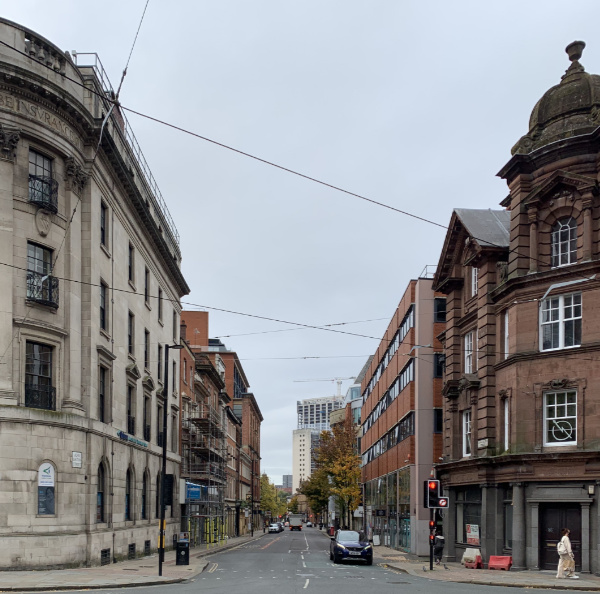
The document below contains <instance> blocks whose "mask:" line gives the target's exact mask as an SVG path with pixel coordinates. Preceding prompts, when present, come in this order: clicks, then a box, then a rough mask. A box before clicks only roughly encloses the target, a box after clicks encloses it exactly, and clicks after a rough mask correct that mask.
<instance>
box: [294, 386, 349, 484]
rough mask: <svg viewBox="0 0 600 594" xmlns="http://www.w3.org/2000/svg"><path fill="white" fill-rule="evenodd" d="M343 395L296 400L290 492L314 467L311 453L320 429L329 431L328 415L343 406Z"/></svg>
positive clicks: (316, 443)
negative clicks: (296, 423)
mask: <svg viewBox="0 0 600 594" xmlns="http://www.w3.org/2000/svg"><path fill="white" fill-rule="evenodd" d="M343 402H344V397H343V396H341V395H339V394H338V395H337V396H325V397H322V398H308V399H306V400H298V402H297V404H296V410H297V413H298V429H295V430H294V432H293V434H292V476H293V479H292V492H293V493H296V490H297V489H298V487H300V484H301V483H302V481H304V480H306V479H307V478H308V477H309V476H310V475H311V474H312V472H313V471H314V469H315V462H314V460H313V456H312V453H313V451H314V449H315V448H316V447H317V446H318V445H319V435H320V433H321V431H329V429H330V426H331V425H330V419H329V417H330V415H331V413H332V412H333V411H335V410H338V409H340V408H341V407H342V406H343Z"/></svg>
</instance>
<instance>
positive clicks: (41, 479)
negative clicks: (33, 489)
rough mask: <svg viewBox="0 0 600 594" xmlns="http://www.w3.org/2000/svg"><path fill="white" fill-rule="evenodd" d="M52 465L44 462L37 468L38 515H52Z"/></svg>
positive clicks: (53, 512) (53, 481)
mask: <svg viewBox="0 0 600 594" xmlns="http://www.w3.org/2000/svg"><path fill="white" fill-rule="evenodd" d="M54 486H55V480H54V466H53V465H52V464H50V463H49V462H44V463H43V464H42V465H41V466H40V467H39V469H38V512H37V513H38V516H49V515H54V514H55V513H56V511H55V505H54Z"/></svg>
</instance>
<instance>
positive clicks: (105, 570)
mask: <svg viewBox="0 0 600 594" xmlns="http://www.w3.org/2000/svg"><path fill="white" fill-rule="evenodd" d="M309 530H310V528H309ZM315 530H317V529H316V528H315ZM321 534H323V536H324V537H327V533H326V532H325V530H323V531H322V532H321ZM262 536H263V533H262V532H256V533H255V534H254V536H250V535H247V536H240V537H237V538H230V539H228V540H227V541H226V542H225V543H221V544H219V545H210V546H206V545H204V546H198V547H195V548H193V549H191V550H190V564H189V565H175V551H167V553H166V554H165V561H164V563H163V575H162V576H161V577H159V576H158V555H156V554H154V555H149V556H148V557H140V558H138V559H133V560H131V561H121V562H120V563H114V564H110V565H104V566H100V567H82V568H79V569H53V570H43V571H1V572H0V592H5V591H8V592H10V591H14V592H35V591H42V590H43V591H47V590H84V589H86V590H88V589H107V588H125V587H135V586H154V585H158V584H176V583H179V582H185V581H187V580H190V579H193V578H194V577H195V576H197V575H198V574H200V573H202V571H204V569H205V568H206V567H207V566H208V565H209V564H210V560H209V559H208V556H209V555H212V554H215V553H220V552H222V551H226V550H228V549H232V548H234V547H237V546H240V545H243V544H246V543H247V542H250V541H252V540H256V539H258V538H261V537H262ZM327 538H328V537H327ZM373 560H374V562H375V563H377V564H379V565H382V566H385V567H387V568H389V569H392V570H394V571H399V572H401V573H407V574H410V575H412V576H414V577H418V578H422V579H430V580H440V581H444V582H458V583H464V584H477V585H481V586H505V587H511V586H512V587H516V588H544V589H559V590H575V591H586V592H593V591H597V592H600V577H598V576H596V575H593V574H578V575H579V577H580V579H578V580H572V579H562V580H558V579H556V577H555V576H556V571H531V570H528V571H495V570H489V569H466V568H465V567H463V566H462V565H461V564H460V563H451V562H445V566H444V565H434V566H433V571H430V570H429V559H428V558H427V559H424V558H422V557H416V556H414V555H410V554H408V553H403V552H401V551H397V550H395V549H391V548H389V547H385V546H376V547H375V550H374V559H373ZM446 568H447V569H446Z"/></svg>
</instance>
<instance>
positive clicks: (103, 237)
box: [100, 200, 108, 248]
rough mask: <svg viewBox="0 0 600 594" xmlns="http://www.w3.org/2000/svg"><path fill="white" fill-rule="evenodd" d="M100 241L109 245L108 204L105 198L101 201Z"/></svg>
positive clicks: (106, 245) (104, 244) (105, 245)
mask: <svg viewBox="0 0 600 594" xmlns="http://www.w3.org/2000/svg"><path fill="white" fill-rule="evenodd" d="M100 243H101V244H102V245H103V246H104V247H106V248H107V247H108V206H106V203H105V202H104V200H101V201H100Z"/></svg>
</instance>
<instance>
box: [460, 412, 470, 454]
mask: <svg viewBox="0 0 600 594" xmlns="http://www.w3.org/2000/svg"><path fill="white" fill-rule="evenodd" d="M462 455H463V457H464V456H470V455H471V410H470V409H469V410H465V411H464V412H463V414H462Z"/></svg>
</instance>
